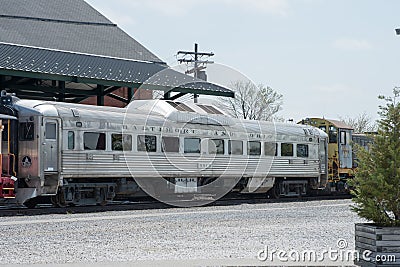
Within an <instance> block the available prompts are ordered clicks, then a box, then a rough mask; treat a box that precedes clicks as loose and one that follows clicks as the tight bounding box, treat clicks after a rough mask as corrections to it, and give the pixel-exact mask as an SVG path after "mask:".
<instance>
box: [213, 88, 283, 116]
mask: <svg viewBox="0 0 400 267" xmlns="http://www.w3.org/2000/svg"><path fill="white" fill-rule="evenodd" d="M230 88H231V89H232V90H233V91H234V92H235V98H227V97H224V98H222V97H221V98H219V99H218V101H217V103H216V104H217V105H218V106H219V107H220V108H221V109H223V110H225V111H226V112H228V113H229V114H230V115H232V116H233V117H236V118H242V119H249V120H265V121H270V120H272V119H273V118H274V115H275V114H276V113H277V112H278V111H279V110H281V108H282V98H283V96H282V95H281V94H278V93H277V92H275V91H274V90H273V89H272V88H271V87H269V86H264V85H263V84H259V85H258V86H256V85H255V84H253V83H252V82H251V81H235V82H233V83H232V85H231V86H230Z"/></svg>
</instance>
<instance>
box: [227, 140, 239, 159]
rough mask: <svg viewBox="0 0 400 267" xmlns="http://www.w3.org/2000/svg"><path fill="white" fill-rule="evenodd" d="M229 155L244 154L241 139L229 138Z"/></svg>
mask: <svg viewBox="0 0 400 267" xmlns="http://www.w3.org/2000/svg"><path fill="white" fill-rule="evenodd" d="M228 154H229V155H243V142H242V141H239V140H229V142H228Z"/></svg>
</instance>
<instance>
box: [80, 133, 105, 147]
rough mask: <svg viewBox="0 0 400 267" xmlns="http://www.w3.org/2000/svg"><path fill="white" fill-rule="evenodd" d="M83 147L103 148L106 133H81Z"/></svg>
mask: <svg viewBox="0 0 400 267" xmlns="http://www.w3.org/2000/svg"><path fill="white" fill-rule="evenodd" d="M83 147H84V149H85V150H105V149H106V134H105V133H93V132H86V133H83Z"/></svg>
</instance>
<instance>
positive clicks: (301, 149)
mask: <svg viewBox="0 0 400 267" xmlns="http://www.w3.org/2000/svg"><path fill="white" fill-rule="evenodd" d="M308 155H309V152H308V145H305V144H298V145H297V156H298V157H301V158H308Z"/></svg>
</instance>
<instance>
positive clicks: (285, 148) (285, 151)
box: [281, 143, 293, 157]
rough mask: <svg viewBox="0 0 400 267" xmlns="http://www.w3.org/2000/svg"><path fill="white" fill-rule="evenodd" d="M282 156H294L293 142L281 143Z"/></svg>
mask: <svg viewBox="0 0 400 267" xmlns="http://www.w3.org/2000/svg"><path fill="white" fill-rule="evenodd" d="M281 156H282V157H293V144H289V143H282V144H281Z"/></svg>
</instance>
